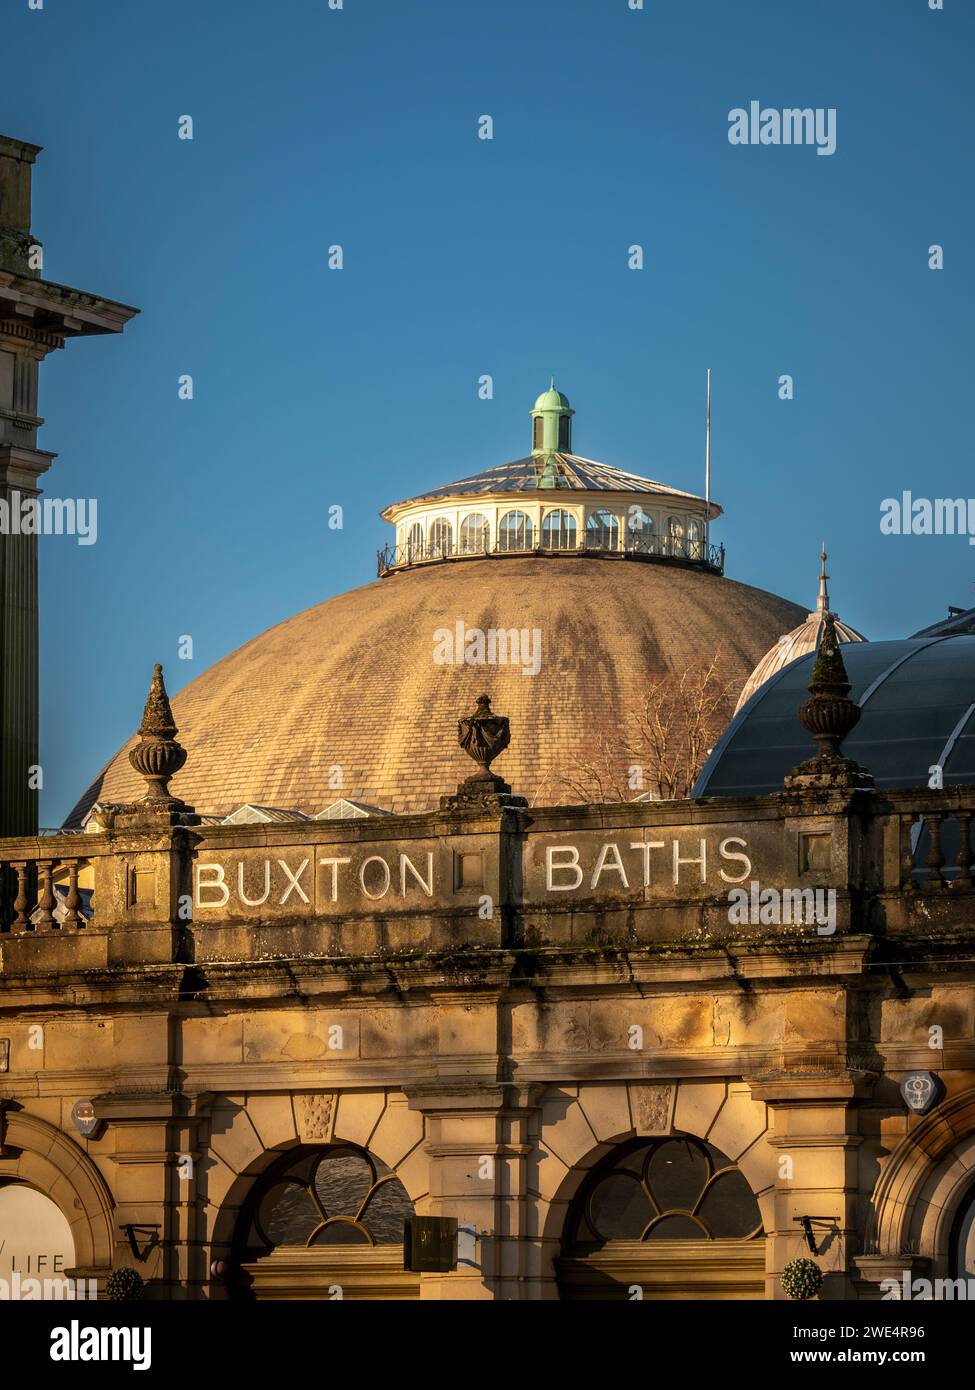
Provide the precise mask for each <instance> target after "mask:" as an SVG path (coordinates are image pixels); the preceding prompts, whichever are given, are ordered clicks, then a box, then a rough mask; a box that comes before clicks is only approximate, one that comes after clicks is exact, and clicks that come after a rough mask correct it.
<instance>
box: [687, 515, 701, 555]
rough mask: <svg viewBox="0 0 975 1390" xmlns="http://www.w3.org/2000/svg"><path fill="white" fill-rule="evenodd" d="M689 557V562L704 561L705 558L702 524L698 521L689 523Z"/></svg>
mask: <svg viewBox="0 0 975 1390" xmlns="http://www.w3.org/2000/svg"><path fill="white" fill-rule="evenodd" d="M687 557H688V559H689V560H703V558H704V544H703V538H702V531H701V523H700V522H699V521H697V520H692V521H689V522H688V523H687Z"/></svg>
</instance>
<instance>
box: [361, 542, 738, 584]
mask: <svg viewBox="0 0 975 1390" xmlns="http://www.w3.org/2000/svg"><path fill="white" fill-rule="evenodd" d="M493 555H607V556H608V555H619V556H625V557H629V558H631V559H636V560H639V559H654V560H664V561H671V562H672V563H674V564H678V565H699V566H700V567H701V568H702V569H706V570H710V571H711V572H712V573H714V574H724V559H725V550H724V546H723V545H708V546H707V547H705V545H704V543H703V541H695V540H687V539H686V538H677V537H669V536H656V535H654V536H627V537H625V538H624V540H623V541H622V542H617V543H616V544H615V545H613V544H608V543H604V542H603V541H602V538H600V540H599V541H597V540H596V539H595V538H592V537H590V538H589V539H588V540H585V539H583V540H582V541H580V542H579V543H578V544H577V545H562V546H551V545H546V544H545V543H544V539H542V540H540V541H538V542H536V543H532V544H527V543H522V544H512V543H510V542H508V543H503V544H501V545H464V544H461V545H454V544H453V542H450V543H448V544H446V545H430V544H423V545H420V544H416V543H414V542H409V541H408V542H407V543H406V544H405V545H395V546H393V545H386V546H384V547H383V548H382V550H379V551H377V552H376V561H377V565H376V571H377V574H378V575H379V577H380V578H382V576H383V575H384V574H386V573H388V572H389V570H394V569H405V568H407V567H409V566H411V565H424V564H434V563H436V562H438V561H440V560H475V559H478V558H482V557H485V556H493Z"/></svg>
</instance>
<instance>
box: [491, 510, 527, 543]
mask: <svg viewBox="0 0 975 1390" xmlns="http://www.w3.org/2000/svg"><path fill="white" fill-rule="evenodd" d="M534 534H535V528H534V527H533V526H532V520H531V517H530V516H529V515H528V514H527V513H526V512H505V514H504V516H503V517H502V518H501V524H500V526H499V527H498V549H499V550H531V548H532V545H533V540H534Z"/></svg>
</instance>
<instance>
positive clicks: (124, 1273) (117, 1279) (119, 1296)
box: [105, 1268, 145, 1303]
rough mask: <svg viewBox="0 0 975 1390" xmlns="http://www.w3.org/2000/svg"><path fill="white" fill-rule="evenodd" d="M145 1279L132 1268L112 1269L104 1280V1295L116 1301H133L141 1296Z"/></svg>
mask: <svg viewBox="0 0 975 1390" xmlns="http://www.w3.org/2000/svg"><path fill="white" fill-rule="evenodd" d="M144 1288H145V1281H144V1280H143V1278H142V1275H141V1274H139V1273H137V1271H136V1270H134V1269H128V1268H125V1269H113V1270H112V1272H111V1274H110V1275H109V1276H108V1279H107V1280H106V1282H105V1297H106V1298H110V1299H112V1300H113V1301H114V1302H116V1303H134V1302H135V1301H136V1300H137V1299H140V1298H141V1297H142V1290H143V1289H144Z"/></svg>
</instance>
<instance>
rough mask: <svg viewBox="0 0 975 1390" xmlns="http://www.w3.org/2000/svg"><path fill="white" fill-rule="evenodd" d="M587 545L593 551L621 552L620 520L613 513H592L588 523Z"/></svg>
mask: <svg viewBox="0 0 975 1390" xmlns="http://www.w3.org/2000/svg"><path fill="white" fill-rule="evenodd" d="M586 545H587V546H588V547H589V548H590V549H591V550H619V548H620V523H619V518H618V517H616V516H614V515H613V513H612V512H607V511H598V512H591V513H590V515H589V518H588V520H587V521H586Z"/></svg>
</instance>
